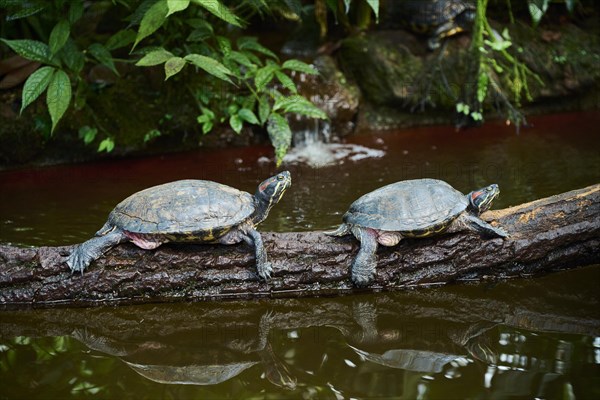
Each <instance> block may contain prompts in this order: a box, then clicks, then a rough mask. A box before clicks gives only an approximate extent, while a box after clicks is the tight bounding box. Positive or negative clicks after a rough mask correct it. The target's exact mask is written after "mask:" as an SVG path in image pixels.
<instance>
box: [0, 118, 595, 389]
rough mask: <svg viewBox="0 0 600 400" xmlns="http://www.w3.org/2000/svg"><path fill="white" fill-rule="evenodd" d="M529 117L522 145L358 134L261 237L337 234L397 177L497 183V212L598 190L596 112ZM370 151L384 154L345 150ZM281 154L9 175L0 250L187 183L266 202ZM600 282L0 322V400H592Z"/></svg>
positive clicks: (2, 315) (542, 282)
mask: <svg viewBox="0 0 600 400" xmlns="http://www.w3.org/2000/svg"><path fill="white" fill-rule="evenodd" d="M531 120H532V121H531V122H533V123H534V125H535V126H534V127H533V128H530V129H524V130H522V131H521V134H520V135H516V134H515V133H514V131H513V130H512V129H510V128H506V127H505V126H503V125H502V124H499V123H498V124H494V123H489V124H487V125H486V126H485V127H484V128H483V129H474V130H469V131H466V132H459V133H456V132H454V131H453V130H452V129H451V128H449V127H431V128H420V129H414V130H410V131H402V132H388V133H378V134H373V135H358V136H354V137H352V138H351V139H349V140H347V141H346V142H344V143H333V145H340V146H342V147H339V148H337V149H336V148H335V146H334V147H332V148H329V150H328V151H329V152H330V153H331V154H333V155H334V156H335V157H334V160H333V162H329V163H321V162H318V163H312V164H311V162H309V161H308V160H302V159H301V158H300V157H298V158H297V159H295V160H294V159H292V160H288V161H286V165H284V168H287V169H289V170H290V171H291V172H292V175H293V186H292V188H291V189H290V190H289V191H288V192H287V193H286V194H285V196H284V198H283V200H282V202H281V203H280V204H278V205H277V206H275V208H274V209H273V210H272V212H271V214H270V215H269V218H268V219H267V221H265V222H264V223H263V224H262V225H261V226H260V229H261V230H269V231H293V230H296V231H302V230H314V229H329V228H332V227H334V226H336V225H337V224H338V223H339V222H340V218H341V215H342V214H343V212H344V211H345V209H346V208H347V207H348V205H349V204H350V203H351V202H352V201H354V200H355V199H356V198H357V197H359V196H360V195H362V194H364V193H366V192H368V191H370V190H373V189H375V188H377V187H380V186H382V185H384V184H388V183H391V182H395V181H398V180H402V179H412V178H421V177H433V178H439V179H444V180H446V181H448V182H450V183H451V184H452V185H454V186H455V187H456V188H458V189H460V190H462V191H463V192H467V191H470V190H472V189H474V188H477V187H480V186H484V185H486V184H488V183H493V182H495V183H498V184H499V185H500V188H501V195H500V198H499V199H498V200H497V201H496V203H495V207H496V208H503V207H507V206H510V205H514V204H519V203H522V202H525V201H530V200H534V199H537V198H541V197H545V196H549V195H553V194H557V193H561V192H564V191H568V190H571V189H576V188H581V187H584V186H587V185H590V184H594V183H598V182H600V152H599V151H598V134H597V127H598V125H599V124H600V114H599V113H585V114H566V115H557V116H548V117H538V118H531ZM354 146H356V147H354ZM358 146H360V147H358ZM363 148H364V149H368V151H374V152H380V153H373V154H379V155H380V156H373V157H362V158H361V157H360V156H358V157H353V155H356V154H358V153H359V152H355V153H344V152H343V151H342V150H344V151H346V150H347V149H359V150H361V149H363ZM369 149H370V150H369ZM361 151H363V150H361ZM271 157H272V151H271V149H270V148H269V147H266V146H265V147H250V148H234V149H224V150H218V151H214V150H213V151H204V150H200V151H196V152H190V153H186V154H178V155H171V156H162V157H152V158H140V159H134V160H121V161H106V162H97V163H92V164H86V165H80V166H56V167H49V168H36V169H26V170H20V171H7V172H0V243H13V244H16V245H22V246H38V245H63V244H70V243H75V242H80V241H83V240H86V239H87V238H89V237H90V236H91V235H93V233H94V232H95V231H96V230H97V229H98V228H100V227H101V226H102V224H103V223H104V221H105V219H106V216H107V215H108V213H109V212H110V210H111V209H112V208H113V207H114V205H116V204H117V203H118V202H119V201H121V200H122V199H123V198H125V197H126V196H128V195H130V194H131V193H134V192H136V191H138V190H140V189H143V188H145V187H148V186H152V185H156V184H160V183H164V182H168V181H172V180H176V179H184V178H185V179H187V178H196V179H211V180H215V181H219V182H222V183H226V184H229V185H232V186H235V187H237V188H240V189H243V190H247V191H249V192H254V190H255V187H256V184H257V183H258V182H260V181H261V180H263V179H264V178H265V177H266V176H269V175H272V174H273V173H274V172H275V167H274V165H273V163H272V161H270V159H271ZM336 157H337V158H336ZM311 165H312V166H311ZM315 165H318V167H315ZM599 283H600V266H593V267H588V268H583V269H577V270H571V271H568V272H561V273H557V274H551V275H548V276H545V277H541V278H535V279H531V280H525V279H523V280H515V281H510V282H504V283H499V284H495V285H487V284H480V285H460V286H450V287H444V288H438V289H430V290H419V291H414V292H404V293H387V294H386V293H380V294H371V295H352V296H348V297H338V298H329V299H328V298H323V299H299V300H297V299H290V300H261V301H244V302H212V303H182V304H159V305H146V306H135V307H114V308H113V307H100V308H90V309H48V310H20V311H1V312H0V399H3V398H27V399H34V398H43V399H48V398H66V397H85V396H87V397H92V396H94V397H99V398H136V399H140V398H141V399H144V398H152V399H155V398H178V399H179V398H181V399H187V398H203V399H204V398H257V399H258V398H260V399H264V398H278V399H279V398H290V399H297V398H305V399H310V398H319V399H321V398H326V399H341V398H391V397H394V398H398V397H401V398H409V399H413V398H423V399H438V398H439V399H447V398H457V399H463V398H481V399H484V398H493V399H498V398H501V399H504V398H506V399H531V398H536V397H537V398H547V399H554V398H556V399H558V398H560V399H571V398H577V399H596V398H600V311H599V310H600V307H599V306H600V294H599V293H600V291H599V290H598V284H599Z"/></svg>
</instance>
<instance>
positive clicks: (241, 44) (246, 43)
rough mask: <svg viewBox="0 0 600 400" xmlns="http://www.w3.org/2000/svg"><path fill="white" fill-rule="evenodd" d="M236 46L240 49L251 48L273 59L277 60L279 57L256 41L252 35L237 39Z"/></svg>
mask: <svg viewBox="0 0 600 400" xmlns="http://www.w3.org/2000/svg"><path fill="white" fill-rule="evenodd" d="M237 46H238V49H240V50H252V51H256V52H257V53H261V54H264V55H266V56H267V57H271V58H273V59H274V60H278V59H279V58H278V57H277V55H276V54H275V53H273V52H272V51H271V50H269V49H267V48H266V47H265V46H263V45H262V44H260V43H258V40H257V39H256V38H255V37H252V36H243V37H241V38H239V39H238V40H237Z"/></svg>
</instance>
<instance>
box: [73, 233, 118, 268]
mask: <svg viewBox="0 0 600 400" xmlns="http://www.w3.org/2000/svg"><path fill="white" fill-rule="evenodd" d="M127 240H129V239H128V238H127V236H125V234H124V233H123V231H121V230H120V229H116V228H115V229H114V230H112V231H110V232H108V233H106V234H105V235H101V236H96V237H93V238H91V239H90V240H88V241H86V242H83V243H81V244H79V245H77V247H75V249H74V250H73V252H72V253H71V255H70V256H69V258H67V261H66V262H67V265H68V266H69V268H70V269H71V272H72V273H74V272H81V274H83V271H84V270H85V269H86V268H87V267H88V266H89V265H90V264H91V263H92V261H94V260H97V259H98V258H100V257H101V256H102V255H103V254H104V253H106V252H107V251H108V250H110V249H111V248H113V247H114V246H116V245H117V244H119V243H121V242H125V241H127Z"/></svg>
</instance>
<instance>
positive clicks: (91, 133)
mask: <svg viewBox="0 0 600 400" xmlns="http://www.w3.org/2000/svg"><path fill="white" fill-rule="evenodd" d="M97 133H98V128H91V127H89V126H87V125H85V126H82V127H81V128H79V138H80V139H83V143H85V144H90V143H92V142H93V141H94V139H95V138H96V134H97Z"/></svg>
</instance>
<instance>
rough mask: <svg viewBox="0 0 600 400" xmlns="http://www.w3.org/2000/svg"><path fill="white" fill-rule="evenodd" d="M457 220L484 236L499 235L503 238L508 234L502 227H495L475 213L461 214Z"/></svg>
mask: <svg viewBox="0 0 600 400" xmlns="http://www.w3.org/2000/svg"><path fill="white" fill-rule="evenodd" d="M457 220H460V221H458V222H459V223H461V224H462V225H463V226H465V228H466V229H468V230H471V231H476V232H479V233H480V234H482V235H484V236H489V237H501V238H504V239H506V238H508V237H509V236H510V235H509V234H508V233H507V232H506V231H505V230H504V229H502V228H496V227H494V226H492V225H490V224H488V223H487V222H485V221H484V220H482V219H481V218H479V217H477V216H475V215H471V214H463V215H461V216H460V217H459V218H457Z"/></svg>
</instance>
